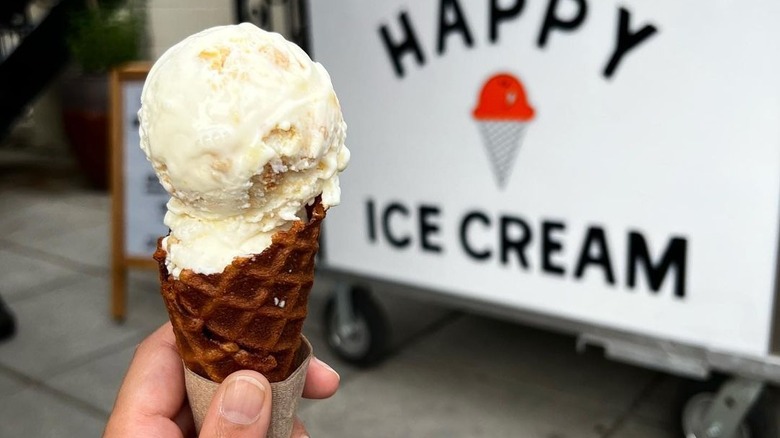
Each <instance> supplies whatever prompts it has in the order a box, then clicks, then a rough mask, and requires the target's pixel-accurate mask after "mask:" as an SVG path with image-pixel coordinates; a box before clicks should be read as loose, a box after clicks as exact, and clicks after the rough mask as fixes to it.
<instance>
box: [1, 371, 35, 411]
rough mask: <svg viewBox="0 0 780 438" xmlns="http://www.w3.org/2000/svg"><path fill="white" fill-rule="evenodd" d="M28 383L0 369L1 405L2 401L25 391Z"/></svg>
mask: <svg viewBox="0 0 780 438" xmlns="http://www.w3.org/2000/svg"><path fill="white" fill-rule="evenodd" d="M27 385H29V383H28V382H26V381H24V380H22V379H20V378H19V377H18V376H16V375H15V374H11V373H8V372H6V371H4V370H2V369H0V404H2V401H3V400H4V399H5V398H7V397H10V396H12V395H14V394H16V393H17V392H19V391H21V390H22V389H24V388H25V387H26V386H27Z"/></svg>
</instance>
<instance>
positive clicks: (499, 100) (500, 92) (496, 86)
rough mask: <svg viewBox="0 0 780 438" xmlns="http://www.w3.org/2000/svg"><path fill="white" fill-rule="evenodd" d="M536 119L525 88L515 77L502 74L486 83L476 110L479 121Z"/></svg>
mask: <svg viewBox="0 0 780 438" xmlns="http://www.w3.org/2000/svg"><path fill="white" fill-rule="evenodd" d="M533 117H534V109H533V108H532V107H531V105H529V103H528V98H527V97H526V95H525V88H523V84H522V83H520V80H518V79H517V78H515V77H514V76H512V75H510V74H507V73H501V74H498V75H495V76H493V77H491V78H490V79H488V81H487V82H485V85H484V86H483V87H482V91H481V92H480V95H479V102H478V103H477V107H476V108H475V109H474V118H476V119H479V120H507V121H509V120H515V121H523V122H525V121H528V120H531V119H532V118H533Z"/></svg>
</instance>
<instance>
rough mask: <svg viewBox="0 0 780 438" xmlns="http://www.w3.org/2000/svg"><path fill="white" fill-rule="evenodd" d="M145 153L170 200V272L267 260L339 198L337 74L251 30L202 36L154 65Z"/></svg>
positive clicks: (344, 152) (341, 135) (277, 38)
mask: <svg viewBox="0 0 780 438" xmlns="http://www.w3.org/2000/svg"><path fill="white" fill-rule="evenodd" d="M141 104H142V105H141V110H140V111H139V114H138V115H139V119H140V121H141V126H140V133H141V148H142V149H143V150H144V152H145V153H146V156H147V157H148V158H149V161H150V162H151V163H152V165H153V167H154V169H155V171H156V172H157V175H158V177H159V178H160V182H161V183H162V185H163V186H164V187H165V189H166V190H167V191H168V192H169V193H170V194H171V200H170V201H169V203H168V213H167V214H166V216H165V224H166V225H167V226H168V227H169V228H170V229H171V233H170V235H169V237H168V238H167V239H166V242H165V249H166V251H167V253H168V260H167V263H168V268H169V272H171V273H173V274H174V275H176V276H178V274H179V272H181V270H182V269H191V270H193V271H194V272H197V273H204V274H211V273H217V272H221V271H222V270H223V269H224V267H225V266H227V265H229V264H230V263H231V262H232V260H233V259H234V258H235V257H242V256H249V255H252V254H258V253H260V252H262V250H263V249H265V248H266V247H267V246H268V245H270V242H271V236H272V235H273V233H275V232H276V231H279V230H285V229H288V228H289V227H290V226H291V224H292V223H293V222H294V221H297V220H301V219H302V218H304V216H305V209H304V207H305V206H306V205H309V204H311V203H312V202H313V201H314V199H315V198H316V197H317V196H321V202H322V203H323V205H324V206H325V207H326V208H328V207H330V206H333V205H336V204H338V202H339V199H340V189H339V179H338V174H339V172H341V171H342V170H344V168H345V167H346V165H347V162H348V160H349V150H348V149H347V148H346V147H345V146H344V141H345V135H346V134H345V133H346V125H345V123H344V120H343V118H342V115H341V109H340V106H339V102H338V99H337V98H336V94H335V92H334V91H333V86H332V84H331V81H330V77H329V75H328V73H327V72H326V71H325V69H324V68H323V67H322V65H320V64H319V63H315V62H313V61H312V60H311V59H310V58H309V56H308V55H306V53H305V52H304V51H303V50H301V49H300V48H299V47H298V46H297V45H295V44H293V43H291V42H289V41H286V40H285V39H284V38H283V37H282V36H281V35H279V34H275V33H269V32H265V31H263V30H261V29H259V28H257V27H255V26H253V25H251V24H248V23H243V24H240V25H232V26H220V27H215V28H211V29H207V30H204V31H202V32H200V33H197V34H195V35H192V36H190V37H188V38H186V39H185V40H183V41H182V42H180V43H179V44H177V45H175V46H173V47H172V48H170V49H169V50H168V51H167V52H165V54H163V56H162V57H160V59H159V60H158V61H157V62H156V63H155V65H154V66H153V67H152V70H151V71H150V72H149V75H148V77H147V79H146V83H145V84H144V89H143V94H142V96H141Z"/></svg>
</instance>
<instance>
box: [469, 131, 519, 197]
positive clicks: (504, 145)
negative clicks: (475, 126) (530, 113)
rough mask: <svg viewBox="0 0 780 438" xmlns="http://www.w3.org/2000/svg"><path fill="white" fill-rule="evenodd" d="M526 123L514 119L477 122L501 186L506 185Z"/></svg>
mask: <svg viewBox="0 0 780 438" xmlns="http://www.w3.org/2000/svg"><path fill="white" fill-rule="evenodd" d="M527 125H528V124H527V123H525V122H515V121H481V122H479V130H480V133H481V134H482V139H483V142H484V144H485V148H486V149H487V152H488V156H489V158H490V163H491V164H492V166H493V170H494V171H495V172H494V173H495V175H496V179H497V180H498V186H499V187H501V188H504V187H505V186H506V182H507V180H508V179H509V174H510V173H511V171H512V166H513V165H514V162H515V158H516V157H517V152H518V151H519V150H520V146H521V144H522V142H523V136H524V134H525V129H526V127H527Z"/></svg>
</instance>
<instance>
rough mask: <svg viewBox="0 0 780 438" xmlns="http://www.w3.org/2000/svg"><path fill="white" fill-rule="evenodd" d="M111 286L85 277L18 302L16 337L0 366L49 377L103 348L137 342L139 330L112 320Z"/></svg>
mask: <svg viewBox="0 0 780 438" xmlns="http://www.w3.org/2000/svg"><path fill="white" fill-rule="evenodd" d="M107 284H108V283H107V280H106V279H105V278H86V277H85V278H84V279H82V280H81V281H78V282H76V283H73V284H70V285H67V286H65V287H62V288H60V289H57V290H53V291H52V292H49V293H47V294H44V295H38V296H35V297H32V298H30V299H28V300H24V301H20V302H18V303H16V305H15V306H14V312H15V313H16V316H17V320H18V330H17V334H16V336H15V337H14V338H12V339H10V340H8V341H5V342H3V343H0V364H3V365H5V366H8V367H10V368H12V369H14V370H16V371H18V372H20V373H23V374H25V375H28V376H31V377H36V378H47V377H49V376H50V375H52V373H54V372H63V371H65V370H67V369H68V367H70V366H75V365H78V364H79V362H80V361H85V360H87V359H88V358H89V357H90V355H94V354H96V353H99V352H100V351H101V350H102V349H106V348H108V347H112V346H115V345H116V344H118V343H123V342H129V341H130V340H132V339H136V338H138V336H139V333H138V332H139V329H138V328H136V327H134V326H132V325H131V326H119V325H117V324H115V323H114V322H113V321H112V320H111V319H110V318H109V316H108V311H107V309H108V294H107V290H108V289H107Z"/></svg>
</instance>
